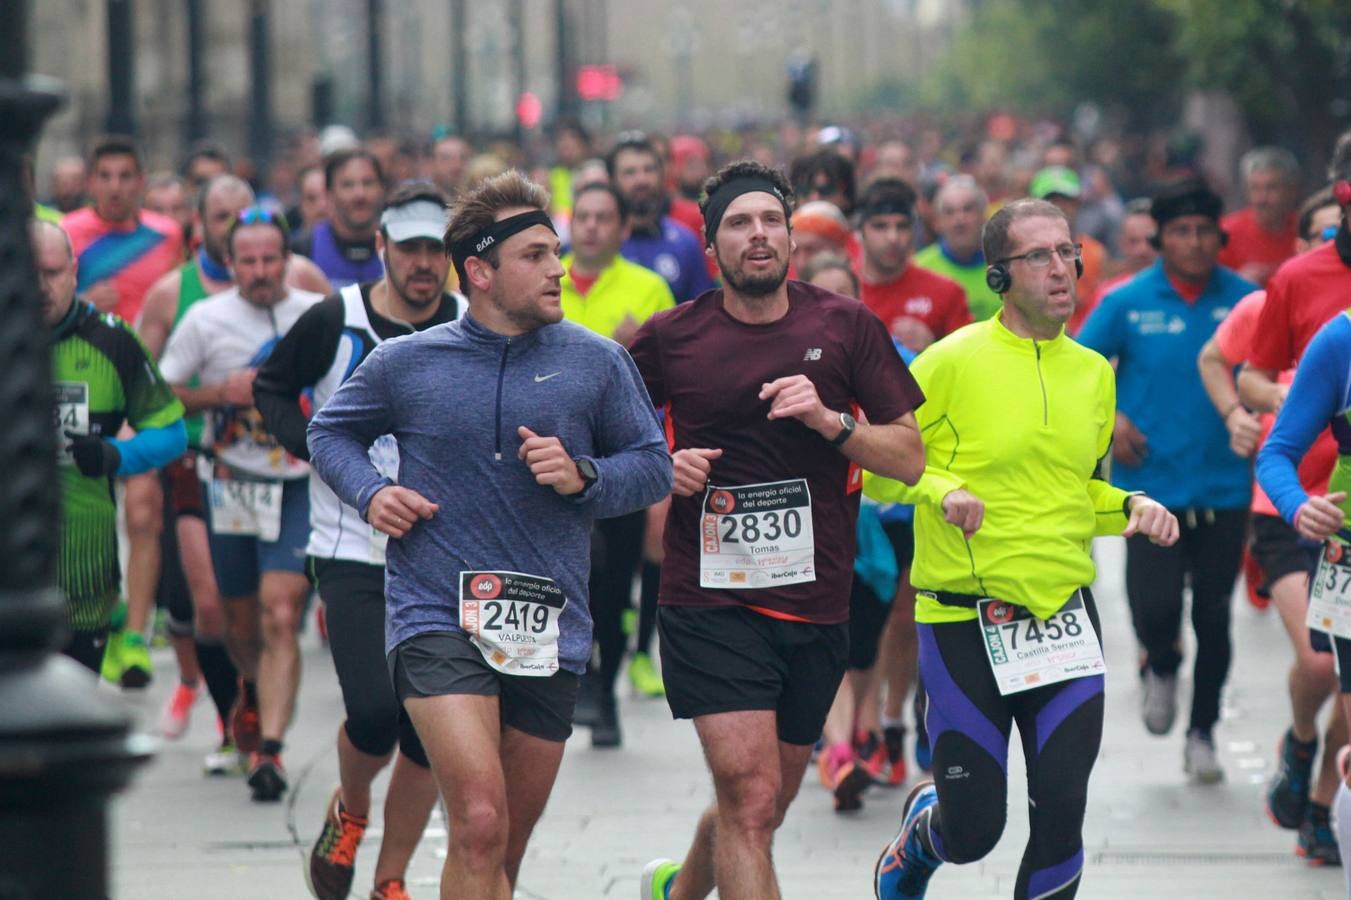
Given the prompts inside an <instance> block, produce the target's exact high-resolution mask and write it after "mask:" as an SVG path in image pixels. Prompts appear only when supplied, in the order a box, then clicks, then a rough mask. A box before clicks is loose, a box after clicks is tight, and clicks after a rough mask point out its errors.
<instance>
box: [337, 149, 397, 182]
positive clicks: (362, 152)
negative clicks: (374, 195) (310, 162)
mask: <svg viewBox="0 0 1351 900" xmlns="http://www.w3.org/2000/svg"><path fill="white" fill-rule="evenodd" d="M354 159H364V160H366V161H367V162H369V163H370V164H371V168H373V169H375V180H376V181H378V182H380V183H381V184H384V183H385V170H384V168H382V167H381V165H380V160H379V159H377V158H376V156H375V154H374V153H372V152H371V151H369V150H367V149H366V148H365V147H343V148H342V149H341V150H334V151H333V152H332V153H330V154H329V155H328V156H326V157H324V187H326V188H328V189H329V190H330V191H331V190H333V180H334V179H335V178H337V177H338V172H339V170H341V169H342V167H343V166H345V165H347V164H348V163H349V162H351V161H352V160H354Z"/></svg>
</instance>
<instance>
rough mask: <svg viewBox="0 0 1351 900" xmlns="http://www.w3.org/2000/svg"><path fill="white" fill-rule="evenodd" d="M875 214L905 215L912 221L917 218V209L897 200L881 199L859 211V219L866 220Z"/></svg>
mask: <svg viewBox="0 0 1351 900" xmlns="http://www.w3.org/2000/svg"><path fill="white" fill-rule="evenodd" d="M873 216H905V217H906V218H907V219H909V220H910V221H912V222H913V221H914V220H915V211H914V209H913V208H911V207H909V206H906V205H905V204H904V203H899V202H897V201H895V200H879V201H877V202H876V203H870V204H868V205H867V206H865V207H863V208H862V209H860V210H859V212H858V220H859V221H860V222H866V221H868V220H869V219H871V218H872V217H873Z"/></svg>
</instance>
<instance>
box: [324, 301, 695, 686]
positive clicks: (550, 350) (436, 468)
mask: <svg viewBox="0 0 1351 900" xmlns="http://www.w3.org/2000/svg"><path fill="white" fill-rule="evenodd" d="M522 425H524V426H526V427H528V428H529V429H531V430H532V431H534V432H536V433H537V434H540V435H544V436H556V437H558V438H559V440H560V441H561V442H562V444H563V447H564V448H565V449H566V450H567V452H568V453H569V454H571V455H572V456H573V457H578V456H584V457H587V458H589V459H591V460H593V461H594V462H595V464H596V469H597V472H598V473H599V478H598V480H597V481H595V482H594V483H593V484H592V485H591V486H590V488H588V489H587V490H586V491H585V493H583V494H581V495H574V496H569V497H564V496H561V495H559V494H558V493H557V492H556V491H554V489H553V488H551V487H545V486H542V485H539V484H536V482H535V479H534V476H533V475H532V474H531V472H530V469H529V468H528V467H527V466H526V464H525V463H524V462H523V461H521V460H520V459H518V458H517V451H518V450H519V449H520V446H521V440H520V438H519V437H518V436H517V431H516V430H517V428H519V427H520V426H522ZM382 434H392V435H394V437H395V439H396V440H397V441H398V444H399V483H400V484H401V485H403V486H404V487H407V488H410V489H412V490H414V491H417V492H418V493H419V494H421V495H422V496H423V497H426V498H427V499H428V500H430V501H432V502H433V503H436V504H438V505H439V511H438V512H437V514H436V515H435V516H434V517H433V518H432V519H430V520H424V521H421V522H419V523H417V524H416V525H414V526H413V528H412V529H411V530H410V531H409V532H408V534H407V535H405V536H404V537H403V538H402V539H399V540H390V542H389V552H388V565H387V569H386V576H385V597H386V603H387V609H386V616H385V649H386V652H388V651H390V650H392V649H393V648H394V647H396V646H398V645H399V644H400V643H402V642H403V641H406V640H408V639H409V638H410V637H413V636H414V635H416V634H420V633H423V632H428V631H458V630H459V627H458V624H457V622H458V590H459V578H460V572H461V570H462V569H464V568H465V567H466V565H467V566H469V567H471V568H474V569H503V570H509V571H517V572H524V573H528V574H531V575H542V576H545V577H548V578H552V579H553V580H554V581H556V582H557V583H558V585H559V587H561V588H562V590H563V593H564V595H565V596H566V597H567V606H566V608H565V609H564V611H563V614H562V617H561V619H560V623H559V624H560V630H561V636H560V639H559V661H560V663H561V665H562V667H563V668H565V669H567V670H569V671H572V672H578V673H580V672H581V671H582V670H583V669H584V668H585V665H586V660H587V658H588V657H589V656H590V653H591V614H590V610H589V609H588V603H587V578H588V576H589V574H590V551H591V526H592V523H593V522H594V520H595V519H597V518H607V517H611V516H618V515H623V514H626V513H629V512H633V511H636V510H639V509H643V508H645V507H647V506H650V505H652V504H653V503H655V502H656V501H658V500H660V499H661V498H662V497H665V496H666V495H667V494H669V493H670V491H671V460H670V456H669V455H668V454H667V451H666V443H665V440H664V438H663V436H662V433H661V428H660V427H659V425H658V423H657V417H656V413H655V411H654V410H653V408H652V403H651V400H650V399H649V398H648V395H647V391H646V389H645V388H644V387H643V383H642V380H641V378H640V377H639V375H638V370H637V367H636V366H634V364H633V360H632V359H630V358H629V355H628V353H627V352H625V350H624V348H622V347H621V346H619V345H618V344H616V343H614V342H613V341H610V340H608V339H606V338H603V337H600V336H599V335H596V334H594V333H592V332H590V331H588V330H587V329H585V328H582V327H580V326H578V325H574V324H572V323H570V322H559V323H557V324H554V325H546V326H544V327H542V328H539V329H537V330H535V331H532V332H529V333H527V334H523V335H517V336H514V337H510V338H508V337H506V336H504V335H500V334H497V333H495V332H493V331H491V330H489V329H487V328H485V327H484V326H483V325H482V324H480V323H479V322H477V321H476V320H475V319H474V318H473V317H472V314H467V315H466V316H465V317H464V318H463V319H462V320H460V321H458V322H449V323H446V324H444V325H438V326H435V327H433V328H429V329H427V330H426V331H422V332H418V333H416V334H411V335H407V336H405V337H399V338H395V339H393V340H388V341H385V342H384V343H382V344H380V346H379V347H377V348H376V349H375V351H374V352H372V353H371V355H370V356H369V357H367V359H366V360H365V361H364V362H363V363H362V364H361V365H360V366H359V367H357V370H356V372H354V373H353V374H352V377H351V378H349V379H348V380H347V381H346V382H345V383H344V384H343V386H342V387H341V388H340V389H339V390H338V391H337V392H336V393H335V394H334V395H333V397H332V398H331V399H330V400H329V401H328V403H327V404H325V405H324V407H323V408H322V409H321V410H319V411H318V413H316V414H315V416H314V418H313V419H312V420H311V422H310V427H309V445H310V453H311V457H312V465H313V466H314V471H315V473H316V474H317V475H318V477H321V478H323V479H324V481H325V482H326V483H327V484H328V485H329V486H330V487H332V488H333V490H334V492H335V493H336V494H337V495H338V496H339V497H340V498H342V500H343V501H345V502H347V503H349V504H351V505H352V506H353V507H354V508H356V509H357V510H358V511H359V512H360V513H361V514H362V515H363V516H364V515H365V514H366V509H367V507H368V505H369V504H370V500H371V497H372V496H374V494H375V493H376V491H378V490H380V488H382V487H384V486H386V485H388V484H390V483H391V482H390V481H389V480H388V479H385V478H382V477H381V476H380V474H379V473H378V472H377V471H376V470H375V468H374V467H373V466H372V465H371V464H370V459H369V456H368V455H367V448H368V447H369V446H370V444H371V443H372V442H374V441H375V439H376V438H377V437H379V436H380V435H382Z"/></svg>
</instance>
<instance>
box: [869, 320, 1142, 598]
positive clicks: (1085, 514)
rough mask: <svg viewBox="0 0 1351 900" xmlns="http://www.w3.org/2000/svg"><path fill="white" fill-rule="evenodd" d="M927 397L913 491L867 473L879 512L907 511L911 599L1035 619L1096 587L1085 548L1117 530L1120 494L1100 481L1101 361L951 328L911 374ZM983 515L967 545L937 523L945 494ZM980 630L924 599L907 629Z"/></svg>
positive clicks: (1103, 428) (1109, 417) (999, 332)
mask: <svg viewBox="0 0 1351 900" xmlns="http://www.w3.org/2000/svg"><path fill="white" fill-rule="evenodd" d="M910 371H911V373H912V374H913V375H914V376H915V380H916V381H917V382H918V383H919V386H920V388H921V389H922V390H923V391H924V396H925V398H926V399H925V401H924V405H923V406H921V407H920V408H919V409H918V410H916V417H917V419H918V421H919V426H920V430H921V433H922V434H923V436H924V450H925V454H926V466H925V469H924V475H923V477H921V478H920V480H919V483H918V484H916V485H915V486H914V487H907V486H906V485H904V484H902V483H901V482H899V481H893V480H890V479H887V478H882V477H880V476H877V475H874V474H872V473H866V474H865V475H864V479H863V492H864V493H865V494H866V495H867V496H869V497H872V498H873V499H875V500H881V501H884V502H892V503H913V504H915V559H914V562H913V564H912V566H911V570H910V580H911V583H912V584H914V585H915V587H916V589H917V590H921V591H923V590H928V591H950V592H952V593H958V594H974V595H978V596H981V597H994V598H998V599H1000V600H1004V601H1006V602H1009V603H1015V604H1018V605H1020V606H1024V607H1026V608H1028V609H1029V610H1031V611H1032V613H1033V614H1035V615H1036V616H1038V617H1040V618H1046V617H1048V616H1050V615H1052V614H1053V613H1055V612H1056V610H1058V609H1059V608H1060V607H1061V606H1062V605H1063V604H1064V603H1065V601H1066V600H1068V599H1069V598H1070V596H1071V595H1072V594H1073V593H1074V591H1075V590H1077V589H1078V588H1080V587H1083V586H1085V585H1089V584H1092V582H1093V579H1094V576H1095V568H1094V565H1093V559H1092V557H1091V556H1090V555H1089V552H1088V550H1089V544H1090V543H1091V541H1092V539H1093V537H1094V536H1095V535H1107V534H1119V533H1120V532H1121V531H1122V530H1123V529H1124V528H1125V527H1126V516H1125V513H1124V511H1123V509H1124V508H1123V504H1124V503H1125V501H1126V498H1127V496H1129V495H1128V492H1126V491H1123V490H1121V489H1120V488H1116V487H1113V486H1112V485H1111V484H1109V483H1108V482H1106V481H1104V480H1103V479H1102V478H1101V472H1100V464H1101V462H1102V460H1103V458H1104V457H1105V456H1106V455H1107V452H1108V450H1109V449H1110V447H1111V442H1112V427H1113V424H1114V422H1115V418H1116V387H1115V379H1114V377H1113V373H1112V368H1111V366H1110V365H1108V363H1107V360H1105V359H1104V358H1103V357H1102V356H1100V355H1099V354H1097V353H1094V352H1093V351H1092V350H1089V349H1087V348H1085V347H1082V346H1080V345H1079V344H1077V343H1075V342H1074V341H1073V340H1071V339H1070V338H1068V337H1066V336H1065V334H1064V332H1063V331H1062V332H1061V333H1060V335H1059V336H1058V337H1056V338H1055V339H1054V340H1050V341H1036V340H1031V339H1027V338H1021V337H1018V336H1017V335H1015V334H1014V333H1013V332H1011V331H1009V330H1008V329H1007V328H1006V327H1004V323H1003V313H1002V312H1000V313H999V314H997V315H996V316H995V317H994V318H992V319H988V320H986V321H984V322H976V323H974V324H971V325H967V326H966V327H965V328H960V329H958V330H957V331H955V332H953V333H952V334H950V335H948V336H947V337H945V338H943V339H942V340H941V341H938V342H937V343H935V344H933V345H932V346H930V347H929V348H928V349H926V350H925V351H924V352H923V353H921V354H920V355H919V356H918V357H917V358H916V359H915V361H914V363H912V364H911V366H910ZM958 489H964V490H966V491H968V492H969V493H971V494H973V495H975V496H976V497H978V498H980V499H981V500H982V501H983V502H984V504H985V518H984V521H983V523H982V525H981V527H980V529H979V530H978V531H977V532H976V533H975V534H974V535H972V537H971V539H970V540H969V541H968V540H966V539H965V538H964V537H963V536H962V532H961V530H960V529H958V528H957V527H956V526H953V525H949V524H948V523H947V522H946V521H945V520H944V518H943V509H942V502H943V498H944V497H945V496H947V494H948V493H950V492H951V491H954V490H958ZM974 618H976V611H975V610H974V609H971V608H968V607H960V606H951V605H945V604H943V603H940V602H938V600H937V599H935V598H933V597H924V596H921V597H920V598H919V600H918V601H917V605H916V607H915V620H916V621H918V622H924V623H930V624H933V623H941V622H959V621H964V620H967V619H974Z"/></svg>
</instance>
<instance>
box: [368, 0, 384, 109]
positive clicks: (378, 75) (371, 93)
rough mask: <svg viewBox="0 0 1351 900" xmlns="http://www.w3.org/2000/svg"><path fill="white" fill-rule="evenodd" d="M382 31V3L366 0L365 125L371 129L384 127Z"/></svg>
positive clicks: (378, 0) (379, 0) (375, 0)
mask: <svg viewBox="0 0 1351 900" xmlns="http://www.w3.org/2000/svg"><path fill="white" fill-rule="evenodd" d="M384 32H385V5H384V3H382V2H381V0H366V64H367V87H366V127H367V128H368V129H370V130H371V131H381V130H383V129H384V127H385V65H384V58H383V54H382V52H381V48H382V46H383V42H384Z"/></svg>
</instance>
